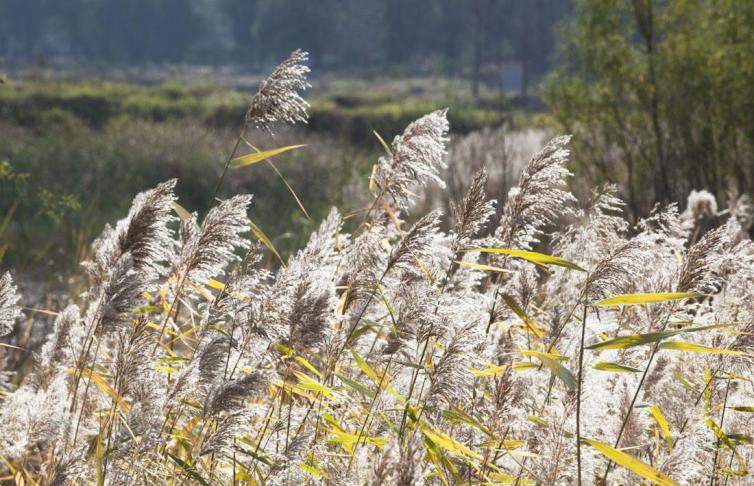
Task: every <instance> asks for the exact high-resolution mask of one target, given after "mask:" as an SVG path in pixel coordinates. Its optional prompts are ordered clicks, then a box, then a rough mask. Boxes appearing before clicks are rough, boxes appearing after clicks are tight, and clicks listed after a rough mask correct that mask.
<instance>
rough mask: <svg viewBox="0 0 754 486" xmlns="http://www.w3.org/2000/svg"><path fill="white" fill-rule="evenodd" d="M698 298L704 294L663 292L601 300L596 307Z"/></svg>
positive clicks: (618, 296) (626, 295)
mask: <svg viewBox="0 0 754 486" xmlns="http://www.w3.org/2000/svg"><path fill="white" fill-rule="evenodd" d="M697 297H704V294H697V293H695V292H661V293H657V294H622V295H616V296H615V297H610V298H609V299H605V300H601V301H599V302H597V303H595V304H594V305H596V306H607V305H640V304H654V303H657V302H668V301H671V300H679V299H694V298H697Z"/></svg>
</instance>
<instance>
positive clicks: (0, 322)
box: [0, 272, 21, 337]
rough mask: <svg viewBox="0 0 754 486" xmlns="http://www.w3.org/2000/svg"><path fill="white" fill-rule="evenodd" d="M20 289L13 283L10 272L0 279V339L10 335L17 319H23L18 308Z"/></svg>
mask: <svg viewBox="0 0 754 486" xmlns="http://www.w3.org/2000/svg"><path fill="white" fill-rule="evenodd" d="M20 299H21V296H19V295H18V289H16V285H15V284H14V283H13V278H11V276H10V273H9V272H5V273H4V274H3V276H2V277H0V337H2V336H5V335H6V334H10V333H11V331H13V325H14V324H15V323H16V319H18V318H19V317H21V309H20V308H19V307H18V301H19V300H20Z"/></svg>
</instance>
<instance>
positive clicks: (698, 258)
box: [678, 218, 740, 294]
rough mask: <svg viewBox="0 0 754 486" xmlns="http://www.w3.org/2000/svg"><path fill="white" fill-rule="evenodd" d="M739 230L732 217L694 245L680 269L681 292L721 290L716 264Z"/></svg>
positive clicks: (679, 288)
mask: <svg viewBox="0 0 754 486" xmlns="http://www.w3.org/2000/svg"><path fill="white" fill-rule="evenodd" d="M739 230H740V226H739V225H738V222H737V221H736V220H735V219H734V218H731V219H729V220H728V222H727V223H726V224H725V225H723V226H721V227H719V228H715V229H714V230H712V231H710V232H708V233H707V234H705V235H704V236H702V238H701V239H700V240H699V241H698V242H696V243H694V244H693V245H691V247H690V248H689V251H688V253H687V254H686V258H685V259H684V261H683V265H682V266H681V269H680V272H679V276H678V291H679V292H699V293H702V294H708V293H713V292H716V291H718V290H719V287H720V285H721V283H722V282H721V280H722V279H721V278H720V276H719V275H718V274H717V272H716V270H717V265H718V264H719V263H720V261H721V258H722V256H723V255H724V254H725V252H726V251H728V250H729V249H730V246H731V245H732V244H733V239H734V238H735V236H736V235H737V234H738V231H739Z"/></svg>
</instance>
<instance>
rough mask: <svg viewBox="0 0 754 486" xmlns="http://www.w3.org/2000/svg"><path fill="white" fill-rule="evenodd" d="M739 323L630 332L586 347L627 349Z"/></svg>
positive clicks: (597, 349)
mask: <svg viewBox="0 0 754 486" xmlns="http://www.w3.org/2000/svg"><path fill="white" fill-rule="evenodd" d="M738 324H739V323H737V322H736V323H733V324H713V325H710V326H700V327H689V328H686V329H676V330H673V331H662V332H648V333H646V334H630V335H628V336H620V337H617V338H613V339H608V340H607V341H602V342H601V343H597V344H592V345H590V346H587V347H586V349H591V350H593V351H599V350H603V349H627V348H632V347H634V346H641V345H643V344H652V343H656V342H660V341H662V340H663V339H667V338H669V337H672V336H676V335H678V334H685V333H690V332H699V331H708V330H711V329H722V328H725V327H731V326H737V325H738Z"/></svg>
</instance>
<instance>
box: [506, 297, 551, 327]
mask: <svg viewBox="0 0 754 486" xmlns="http://www.w3.org/2000/svg"><path fill="white" fill-rule="evenodd" d="M503 301H505V303H506V304H507V305H508V307H510V308H511V310H512V311H513V312H514V313H515V314H516V315H517V316H518V318H519V319H521V321H523V322H524V324H526V327H527V328H529V330H530V331H531V332H533V333H534V335H535V336H537V337H538V338H541V337H542V336H544V335H545V333H544V331H542V330H541V329H540V328H539V326H537V324H536V323H535V322H534V321H532V320H531V319H529V316H527V315H526V312H524V310H523V309H522V308H521V307H520V306H519V305H518V303H517V302H516V301H515V300H513V297H511V296H510V295H504V296H503Z"/></svg>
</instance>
